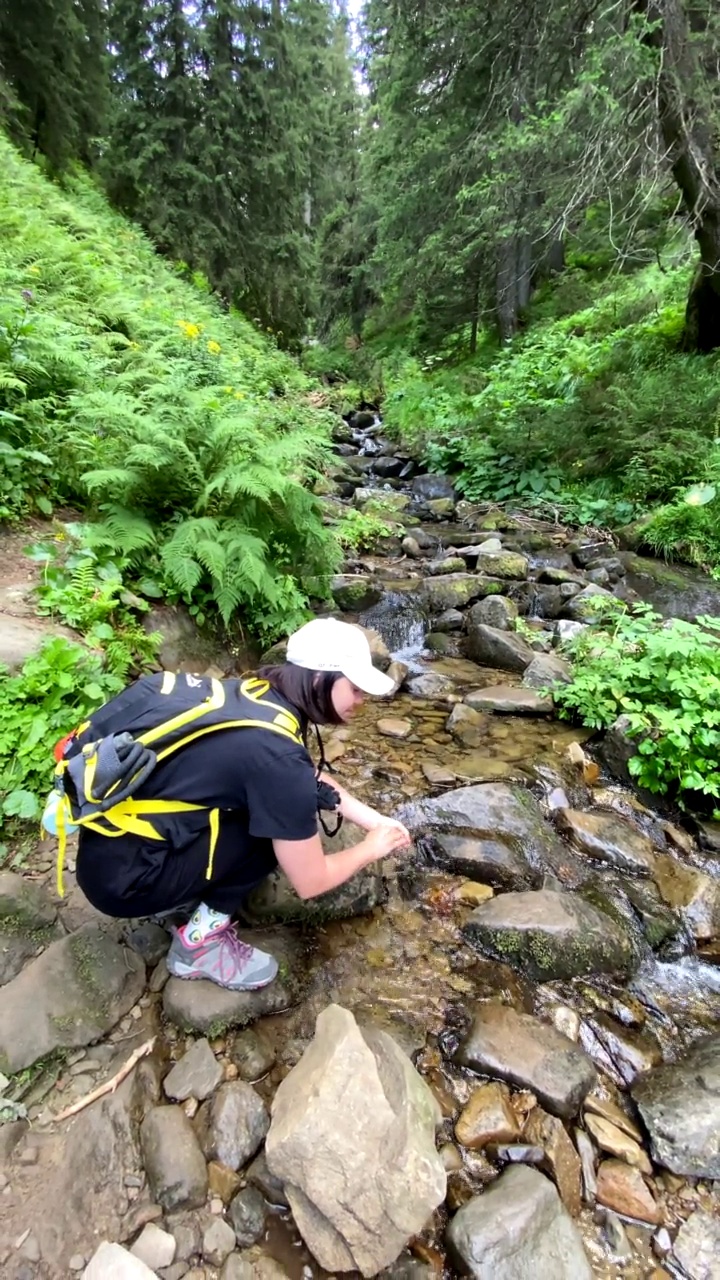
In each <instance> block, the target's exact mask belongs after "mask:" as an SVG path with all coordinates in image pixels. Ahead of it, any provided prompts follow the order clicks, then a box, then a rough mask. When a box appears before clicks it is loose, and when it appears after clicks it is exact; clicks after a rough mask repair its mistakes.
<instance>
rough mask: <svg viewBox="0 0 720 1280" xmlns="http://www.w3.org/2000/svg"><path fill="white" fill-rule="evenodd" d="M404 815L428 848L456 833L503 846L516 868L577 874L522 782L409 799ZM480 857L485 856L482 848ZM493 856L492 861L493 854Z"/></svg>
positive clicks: (571, 877)
mask: <svg viewBox="0 0 720 1280" xmlns="http://www.w3.org/2000/svg"><path fill="white" fill-rule="evenodd" d="M398 816H399V817H402V814H398ZM408 819H409V820H411V821H412V823H413V827H414V830H419V831H422V832H423V842H424V843H425V844H426V845H427V847H428V848H429V849H431V850H432V848H433V847H434V846H435V845H436V844H437V838H438V837H439V836H440V835H442V834H446V835H457V836H462V838H463V839H464V840H474V841H477V842H478V843H479V844H481V845H482V846H483V847H485V846H487V845H488V844H490V845H491V846H493V848H494V847H496V846H497V845H504V846H506V847H507V848H508V849H509V850H510V852H511V853H512V854H513V855H515V859H514V861H515V864H516V865H517V866H518V868H519V867H521V866H522V867H526V868H529V869H530V870H531V871H532V872H533V873H537V874H538V875H543V874H545V873H546V872H548V871H552V872H553V873H554V874H555V875H557V876H559V877H560V878H561V879H563V880H564V881H565V880H570V881H574V880H575V879H576V878H577V876H578V874H579V872H578V868H577V866H576V864H575V863H574V861H573V856H572V854H571V853H570V851H569V850H568V849H567V848H566V847H565V845H564V844H563V842H562V841H561V840H560V838H559V837H558V836H557V835H556V833H555V832H554V830H553V829H552V827H551V826H550V825H549V823H547V822H546V821H545V818H544V817H543V812H542V809H541V808H540V805H539V804H538V802H537V800H536V799H535V797H534V796H533V795H532V794H531V793H530V792H529V791H526V790H524V788H523V787H515V786H509V785H507V784H506V783H500V782H486V783H479V784H478V785H476V786H471V787H460V788H458V789H457V790H455V791H448V792H446V793H445V794H444V795H442V796H436V797H433V798H431V799H426V800H420V801H413V807H412V812H411V813H409V814H408ZM479 856H480V857H481V858H482V857H483V856H484V855H483V854H482V851H481V852H480V854H479ZM492 858H493V860H494V861H495V860H497V859H496V858H495V855H494V854H493V855H492Z"/></svg>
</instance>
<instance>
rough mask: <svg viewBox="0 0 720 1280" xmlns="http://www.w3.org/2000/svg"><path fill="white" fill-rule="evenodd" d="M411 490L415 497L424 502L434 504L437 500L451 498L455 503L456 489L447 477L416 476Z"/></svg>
mask: <svg viewBox="0 0 720 1280" xmlns="http://www.w3.org/2000/svg"><path fill="white" fill-rule="evenodd" d="M410 488H411V489H412V491H413V496H414V497H415V498H419V499H420V500H421V501H422V502H432V501H433V500H434V499H435V498H451V499H452V501H453V502H454V501H455V488H454V486H453V483H452V481H451V480H448V477H447V476H441V475H432V474H428V475H425V476H415V479H414V480H413V482H412V484H411V486H410Z"/></svg>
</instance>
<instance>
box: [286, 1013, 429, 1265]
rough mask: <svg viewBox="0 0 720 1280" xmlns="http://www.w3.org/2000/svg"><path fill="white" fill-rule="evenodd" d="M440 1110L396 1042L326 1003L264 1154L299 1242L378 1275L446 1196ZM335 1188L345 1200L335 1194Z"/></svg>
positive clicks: (325, 1261) (323, 1256)
mask: <svg viewBox="0 0 720 1280" xmlns="http://www.w3.org/2000/svg"><path fill="white" fill-rule="evenodd" d="M439 1119H440V1114H439V1109H438V1106H437V1103H436V1102H435V1100H434V1098H433V1096H432V1094H431V1093H430V1091H429V1089H428V1087H427V1085H426V1084H425V1083H424V1081H423V1080H422V1079H421V1078H420V1076H419V1075H418V1074H417V1072H416V1071H415V1069H414V1067H413V1066H412V1065H411V1063H410V1060H409V1059H408V1058H406V1056H405V1054H404V1053H403V1052H402V1050H401V1049H399V1048H398V1046H397V1044H396V1043H395V1041H394V1040H393V1039H392V1038H391V1037H390V1036H388V1035H387V1034H386V1033H384V1032H382V1031H378V1030H375V1029H372V1030H371V1029H368V1030H365V1031H361V1030H360V1028H359V1027H358V1026H357V1023H356V1022H355V1019H354V1018H353V1016H352V1014H351V1013H349V1012H348V1011H347V1010H345V1009H341V1008H340V1007H339V1006H337V1005H330V1006H329V1007H328V1008H326V1009H325V1010H323V1012H322V1013H321V1014H320V1015H319V1017H318V1020H317V1026H316V1033H315V1038H314V1040H313V1041H312V1043H311V1045H310V1046H309V1047H308V1048H307V1049H306V1050H305V1053H304V1054H303V1056H302V1058H301V1059H300V1062H299V1063H298V1064H297V1066H296V1067H294V1068H293V1070H292V1071H291V1072H290V1074H289V1075H288V1076H287V1077H286V1078H285V1080H283V1082H282V1083H281V1085H280V1087H279V1089H278V1091H277V1093H276V1095H275V1098H274V1101H273V1106H272V1124H271V1127H270V1132H269V1134H268V1137H267V1144H266V1155H267V1161H268V1166H269V1168H270V1171H271V1172H272V1173H273V1174H275V1176H276V1177H278V1178H280V1179H281V1180H282V1181H283V1183H284V1186H285V1192H286V1195H287V1197H288V1200H289V1201H290V1205H291V1207H292V1211H293V1216H294V1218H295V1221H296V1223H297V1225H298V1228H299V1230H300V1233H301V1235H302V1236H303V1239H304V1240H305V1242H306V1244H307V1245H308V1247H309V1248H310V1249H311V1251H312V1253H313V1254H314V1256H315V1257H316V1258H317V1260H318V1262H319V1263H320V1265H321V1266H323V1267H325V1268H326V1270H329V1271H343V1270H353V1269H355V1268H357V1269H358V1270H359V1271H361V1273H362V1274H363V1275H365V1276H372V1275H375V1274H376V1272H377V1271H379V1270H381V1269H382V1267H384V1266H387V1265H388V1264H389V1263H390V1262H392V1261H394V1259H395V1258H397V1256H398V1254H399V1253H400V1251H401V1250H402V1248H403V1246H404V1245H405V1244H406V1243H407V1241H408V1240H409V1239H410V1238H411V1237H412V1236H413V1235H416V1234H417V1233H418V1232H419V1231H421V1230H422V1228H423V1227H424V1225H425V1223H426V1221H427V1219H428V1217H429V1216H430V1214H431V1213H432V1211H433V1210H434V1209H435V1208H436V1206H437V1205H438V1204H440V1203H441V1201H442V1200H443V1198H444V1196H445V1190H446V1174H445V1170H444V1168H443V1165H442V1161H441V1159H440V1157H439V1156H438V1154H437V1152H436V1150H435V1139H434V1133H435V1128H436V1125H437V1124H438V1122H439ZM338 1184H340V1185H342V1187H343V1195H342V1197H339V1196H338V1194H337V1186H338Z"/></svg>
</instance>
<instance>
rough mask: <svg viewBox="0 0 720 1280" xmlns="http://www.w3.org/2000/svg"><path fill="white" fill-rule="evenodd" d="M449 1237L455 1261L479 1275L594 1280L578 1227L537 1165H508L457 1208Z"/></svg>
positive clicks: (481, 1278)
mask: <svg viewBox="0 0 720 1280" xmlns="http://www.w3.org/2000/svg"><path fill="white" fill-rule="evenodd" d="M445 1238H446V1241H447V1246H448V1251H449V1253H450V1258H451V1260H452V1262H453V1264H454V1265H455V1266H456V1267H457V1269H458V1270H459V1271H460V1272H461V1274H462V1275H467V1276H472V1277H474V1280H500V1277H502V1280H528V1277H531V1276H537V1277H540V1276H543V1277H545V1276H547V1277H552V1280H591V1276H592V1272H591V1270H590V1266H589V1263H588V1260H587V1256H586V1254H585V1250H584V1248H583V1243H582V1239H581V1237H580V1233H579V1231H578V1230H577V1228H576V1226H575V1224H574V1223H573V1221H572V1219H571V1218H570V1216H569V1215H568V1214H567V1213H566V1211H565V1209H564V1208H563V1206H562V1204H561V1203H560V1199H559V1197H558V1194H557V1191H556V1190H555V1188H554V1186H553V1185H552V1183H551V1182H549V1181H548V1179H547V1178H545V1177H543V1175H542V1174H541V1173H538V1172H537V1171H536V1170H534V1169H528V1168H525V1167H523V1166H515V1167H512V1168H510V1169H507V1170H506V1171H505V1172H504V1173H503V1174H501V1176H500V1177H499V1178H498V1179H497V1181H496V1182H494V1183H493V1184H492V1186H490V1187H488V1188H487V1189H486V1190H485V1191H484V1192H483V1194H482V1195H481V1196H475V1197H474V1198H473V1199H472V1200H470V1201H469V1203H468V1204H466V1205H464V1206H463V1208H462V1209H460V1210H459V1211H458V1212H457V1213H456V1215H455V1217H454V1218H453V1220H452V1222H451V1223H450V1225H449V1227H448V1229H447V1232H446V1237H445Z"/></svg>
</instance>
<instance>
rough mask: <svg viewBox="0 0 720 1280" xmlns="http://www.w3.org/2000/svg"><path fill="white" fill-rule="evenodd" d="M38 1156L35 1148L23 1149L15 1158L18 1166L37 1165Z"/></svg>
mask: <svg viewBox="0 0 720 1280" xmlns="http://www.w3.org/2000/svg"><path fill="white" fill-rule="evenodd" d="M38 1155H39V1152H38V1149H37V1147H29V1146H28V1147H23V1149H22V1151H21V1152H20V1153H19V1155H18V1156H17V1160H18V1163H19V1164H37V1162H38Z"/></svg>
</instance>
